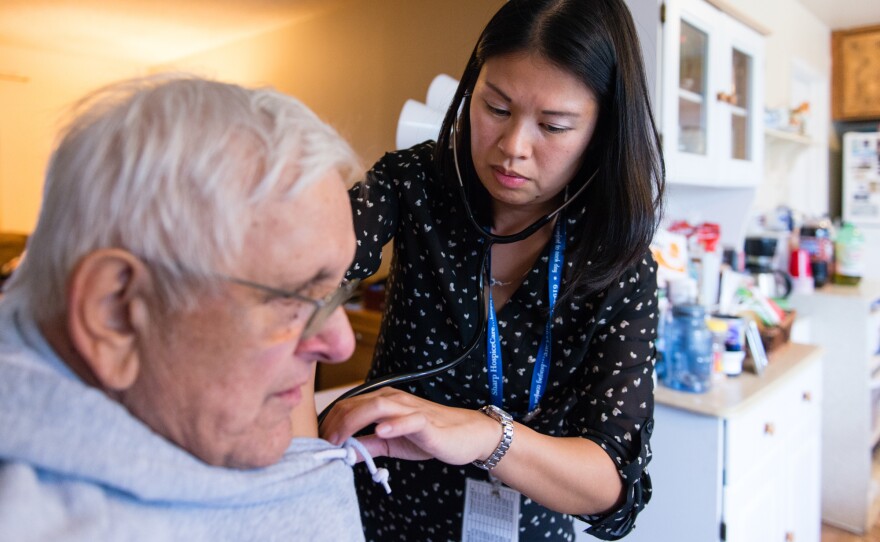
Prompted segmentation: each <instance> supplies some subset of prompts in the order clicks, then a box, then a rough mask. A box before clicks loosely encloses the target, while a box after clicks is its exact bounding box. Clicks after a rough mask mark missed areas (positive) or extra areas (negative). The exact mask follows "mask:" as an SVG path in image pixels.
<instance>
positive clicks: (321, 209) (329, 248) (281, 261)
mask: <svg viewBox="0 0 880 542" xmlns="http://www.w3.org/2000/svg"><path fill="white" fill-rule="evenodd" d="M282 184H283V183H282ZM242 227H243V228H244V247H243V250H242V257H241V258H240V262H239V264H240V265H241V267H242V269H241V272H247V273H250V274H249V275H247V277H245V278H257V277H258V276H259V277H267V278H274V279H275V280H276V282H275V283H274V284H278V282H277V281H285V282H295V281H296V280H298V279H305V278H307V277H312V276H328V277H332V280H333V281H338V280H339V279H341V278H342V275H343V274H344V273H345V271H346V270H347V269H348V266H349V265H350V263H351V261H352V259H353V257H354V245H355V240H354V227H353V225H352V219H351V207H350V205H349V201H348V194H347V191H346V189H345V184H344V183H343V181H342V178H341V177H340V174H339V172H337V171H336V170H331V171H329V172H327V173H326V174H325V175H324V176H322V177H320V178H317V179H315V180H312V181H310V182H307V183H304V184H303V185H302V186H300V187H298V189H297V190H294V191H292V192H290V193H287V194H283V195H281V194H279V195H278V197H270V198H267V199H265V200H263V201H261V202H260V203H259V204H258V205H256V206H254V208H253V212H252V213H250V216H249V217H248V219H247V220H246V221H244V223H243V224H242Z"/></svg>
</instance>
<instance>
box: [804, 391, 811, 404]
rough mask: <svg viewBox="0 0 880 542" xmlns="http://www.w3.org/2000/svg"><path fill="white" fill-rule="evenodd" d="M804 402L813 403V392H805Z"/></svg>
mask: <svg viewBox="0 0 880 542" xmlns="http://www.w3.org/2000/svg"><path fill="white" fill-rule="evenodd" d="M803 398H804V401H805V402H807V403H810V402H812V401H813V392H810V391H805V392H804V395H803Z"/></svg>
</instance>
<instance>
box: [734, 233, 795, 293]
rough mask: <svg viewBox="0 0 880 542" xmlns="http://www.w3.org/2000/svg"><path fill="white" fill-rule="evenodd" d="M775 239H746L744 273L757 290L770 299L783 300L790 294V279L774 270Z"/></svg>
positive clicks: (776, 241)
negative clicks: (751, 280) (750, 278)
mask: <svg viewBox="0 0 880 542" xmlns="http://www.w3.org/2000/svg"><path fill="white" fill-rule="evenodd" d="M778 242H779V241H778V239H776V238H775V237H763V236H762V237H747V238H746V241H745V255H746V273H747V274H748V275H750V276H751V277H752V278H753V279H754V280H755V284H756V285H757V287H758V290H759V291H760V292H761V293H763V294H764V295H765V296H767V297H770V298H784V297H788V295H789V294H790V293H791V278H790V277H789V276H788V273H786V272H785V271H780V270H779V269H776V268H774V265H775V256H776V245H777V243H778Z"/></svg>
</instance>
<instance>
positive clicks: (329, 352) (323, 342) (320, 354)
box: [296, 307, 355, 363]
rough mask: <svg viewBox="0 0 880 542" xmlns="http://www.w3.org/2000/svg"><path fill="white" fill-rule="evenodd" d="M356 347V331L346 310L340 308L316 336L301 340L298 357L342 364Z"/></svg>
mask: <svg viewBox="0 0 880 542" xmlns="http://www.w3.org/2000/svg"><path fill="white" fill-rule="evenodd" d="M354 347H355V338H354V331H352V329H351V323H349V321H348V316H347V315H346V314H345V310H344V309H343V308H342V307H339V308H338V309H336V310H335V311H333V314H331V315H330V316H329V317H328V318H327V320H326V321H324V323H323V325H322V326H321V329H319V330H318V331H317V332H316V333H315V334H314V335H312V336H311V337H308V338H307V339H302V340H300V342H299V344H298V345H297V349H296V350H297V354H298V355H300V356H303V357H308V358H310V359H313V360H316V361H319V362H321V363H340V362H343V361H346V360H347V359H348V358H350V357H351V355H352V353H353V352H354Z"/></svg>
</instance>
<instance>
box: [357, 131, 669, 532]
mask: <svg viewBox="0 0 880 542" xmlns="http://www.w3.org/2000/svg"><path fill="white" fill-rule="evenodd" d="M433 148H434V143H433V142H426V143H423V144H420V145H417V146H415V147H413V148H411V149H408V150H404V151H399V152H394V153H389V154H386V155H385V156H384V157H383V158H382V159H381V160H380V161H379V162H378V163H377V164H376V165H375V166H374V168H373V169H372V170H371V172H370V173H369V174H368V175H367V178H366V180H365V181H364V182H363V183H359V184H357V185H355V186H354V187H353V188H352V189H351V191H350V197H351V204H352V209H353V211H354V223H355V229H356V232H357V237H358V248H357V254H356V257H355V261H354V263H353V265H352V267H351V269H350V270H349V277H365V276H369V275H371V274H373V273H375V272H376V270H377V269H378V267H379V263H380V258H381V252H382V247H383V245H385V244H386V243H387V242H389V241H390V240H391V239H392V238H393V240H394V257H393V260H392V263H391V270H390V273H389V277H388V280H387V283H386V288H387V298H386V309H385V314H384V318H383V321H382V327H381V332H380V335H379V340H378V342H377V345H376V351H375V356H374V359H373V367H372V370H371V372H370V378H375V377H378V376H383V375H387V374H391V373H399V372H406V371H412V370H421V369H426V368H430V367H434V366H436V365H438V364H442V363H443V362H444V361H448V360H450V359H452V358H453V357H457V356H458V355H459V353H460V352H461V349H462V348H463V347H464V346H466V345H467V343H468V342H469V341H470V339H471V337H472V336H473V334H474V333H476V332H478V330H477V329H475V326H476V324H477V320H478V315H477V310H478V303H479V299H480V297H481V296H480V291H479V287H478V276H479V273H480V260H481V258H480V255H481V253H482V252H481V251H482V246H483V244H482V241H481V240H480V237H479V236H478V235H475V233H474V230H473V227H472V226H471V225H470V223H469V222H468V219H467V217H466V215H465V212H464V210H463V207H462V205H461V199H460V195H459V193H458V190H457V188H455V187H454V185H452V184H451V183H444V182H442V181H441V180H440V179H439V178H438V176H437V174H436V171H435V168H434V165H433V161H432V152H433ZM364 185H365V186H364ZM582 215H583V209H581V210H580V211H578V210H577V209H574V210H572V209H569V212H567V214H566V216H565V217H564V218H565V220H566V221H567V222H566V235H567V236H568V237H569V241H568V243H567V246H572V244H573V241H571V239H572V238H573V237H574V236H577V235H588V234H589V233H588V232H583V231H580V229H579V224H580V223H581V220H580V218H581V216H582ZM550 245H551V243H548V245H547V247H545V249H544V252H543V253H542V255H541V256H540V257H539V258H538V260H537V261H536V262H535V264H534V265H533V267H532V269H531V271H530V272H529V273H528V275H527V276H526V278H525V280H524V281H523V283H522V285H521V286H520V287H519V289H518V290H517V291H516V292H515V293H514V295H513V296H512V297H511V298H510V300H509V301H508V302H507V303H506V304H505V305H504V306H503V307H502V309H501V310H500V311H499V313H498V316H497V318H498V328H499V331H500V335H501V347H502V360H503V377H504V381H503V389H504V408H505V410H507V411H508V412H510V413H512V414H513V415H514V417H515V418H516V419H517V420H518V421H520V422H523V420H522V415H523V414H525V413H526V411H527V409H528V403H529V393H530V391H529V390H530V384H531V378H532V369H533V367H534V363H535V359H536V353H537V349H538V344H539V343H540V341H541V337H542V336H543V333H544V328H545V325H546V322H547V304H548V300H547V299H548V297H547V261H548V258H549V252H550V248H551V246H550ZM566 266H567V268H570V267H571V266H572V263H571V262H570V261H568V259H566ZM564 285H565V278H563V287H564ZM656 296H657V289H656V270H655V263H654V261H653V259H652V258H651V255H650V254H645V256H644V258H643V259H642V260H641V261H640V262H639V263H638V264H637V265H635V266H633V267H632V268H631V269H629V270H628V271H627V272H626V274H624V275H623V276H621V277H620V279H619V280H618V281H617V282H615V283H614V284H612V285H611V286H610V287H609V288H608V289H607V290H605V291H603V292H600V293H597V294H594V295H590V296H586V297H585V296H580V297H578V296H576V297H574V299H573V300H572V301H571V302H568V303H565V305H564V306H557V307H556V308H555V309H554V311H553V324H552V326H553V327H552V341H553V344H552V350H551V357H550V363H551V365H550V372H549V379H548V383H547V387H546V391H545V392H544V395H543V397H542V398H541V401H540V405H539V412H538V414H537V415H536V416H534V417H533V418H532V419H530V420H529V421H528V422H523V423H525V424H526V425H528V426H529V427H531V428H532V429H534V430H536V431H539V432H541V433H544V434H547V435H552V436H560V437H563V436H568V437H570V436H581V437H583V438H587V439H590V440H593V441H595V442H596V443H598V444H599V445H600V446H601V447H602V448H603V449H604V450H605V451H606V452H608V454H609V455H610V456H611V458H612V459H613V460H614V461H615V463H616V464H617V466H618V469H619V472H620V475H621V477H622V479H623V481H624V484H625V486H626V500H625V502H624V503H623V504H622V505H621V507H620V508H619V509H617V510H613V511H611V512H610V513H608V514H605V515H602V516H587V517H582V518H579V519H581V520H584V521H586V522H588V523H589V524H590V526H589V528H588V529H587V532H589V533H590V534H592V535H593V536H595V537H597V538H600V539H603V540H615V539H618V538H620V537H623V536H624V535H626V534H627V533H628V532H629V531H630V530H631V529H632V528H633V526H634V521H635V518H636V515H637V514H638V513H639V511H640V510H641V509H642V508H643V507H644V505H645V504H646V503H647V502H648V500H649V499H650V496H651V481H650V477H649V475H648V473H647V472H646V470H645V469H646V467H647V465H648V462H649V461H650V458H651V448H650V445H649V439H650V435H651V432H652V430H653V423H654V422H653V410H654V400H653V390H654V387H653V380H652V373H653V364H654V356H655V349H654V339H655V337H656V334H657V331H656V328H657V310H656V309H657V297H656ZM482 344H485V343H482ZM401 389H404V390H405V391H408V392H410V393H413V394H416V395H419V396H421V397H425V398H427V399H430V400H432V401H435V402H437V403H441V404H445V405H451V406H457V407H463V408H473V409H476V408H479V407H481V406H483V405H485V404H487V403H489V402H490V396H489V385H488V376H487V366H486V348H485V347H484V346H481V347H478V348H477V349H476V350H475V351H474V352H473V353H472V354H471V355H470V356H469V358H468V359H467V360H466V361H464V362H463V363H462V364H461V365H459V366H458V367H456V368H454V369H453V370H450V371H449V372H448V373H445V374H442V375H441V376H438V377H434V378H429V379H427V380H422V381H416V382H413V383H410V384H407V385H405V386H402V387H401ZM515 445H516V442H515V439H514V446H515ZM377 463H384V466H385V467H386V468H388V469H389V470H390V472H391V480H390V482H391V486H392V489H393V492H392V493H391V495H386V494H385V493H384V491H383V490H381V489H379V490H377V489H376V488H377V487H378V486H377V485H376V484H374V483H373V482H372V481H371V479H370V477H369V475H368V474H367V473H366V469H358V470H359V472H358V473H357V480H356V482H357V486H358V494H359V498H360V505H361V510H362V517H363V521H364V528H365V531H366V535H367V539H368V540H375V541H383V542H384V541H389V540H407V541H413V540H420V541H421V540H460V539H461V526H462V512H463V510H464V488H465V478H466V477H471V478H475V479H478V480H486V479H487V473H486V471H483V470H481V469H479V468H477V467H474V466H471V465H467V466H450V465H446V464H443V463H441V462H438V461H422V462H409V461H398V460H393V459H392V460H389V459H384V460H383V459H379V460H377ZM570 468H571V469H577V468H578V466H577V465H570ZM573 523H574V522H573V518H572V517H571V516H567V515H564V514H559V513H556V512H553V511H551V510H548V509H547V508H544V507H543V506H541V505H539V504H537V503H535V502H533V501H531V500H530V499H528V498H526V497H522V500H521V503H520V540H573V539H574V528H575V526H574V524H573ZM583 527H587V526H586V525H584V526H583Z"/></svg>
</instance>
